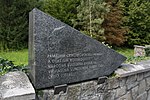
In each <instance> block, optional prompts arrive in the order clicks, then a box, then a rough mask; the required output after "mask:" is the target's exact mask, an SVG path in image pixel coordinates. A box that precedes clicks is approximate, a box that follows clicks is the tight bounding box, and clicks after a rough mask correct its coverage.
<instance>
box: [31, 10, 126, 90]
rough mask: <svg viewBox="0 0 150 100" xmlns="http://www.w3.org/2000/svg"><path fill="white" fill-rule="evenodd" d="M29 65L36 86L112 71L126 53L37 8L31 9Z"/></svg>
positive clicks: (68, 81)
mask: <svg viewBox="0 0 150 100" xmlns="http://www.w3.org/2000/svg"><path fill="white" fill-rule="evenodd" d="M29 23H30V24H29V66H30V67H31V70H30V71H31V72H30V73H31V74H30V76H31V80H32V82H33V84H34V86H35V88H36V89H41V88H47V87H52V86H57V85H62V84H69V83H74V82H80V81H85V80H89V79H93V78H98V77H100V76H107V75H110V74H111V73H112V72H113V71H114V70H116V69H117V68H118V66H120V65H121V63H122V62H123V61H125V59H126V57H124V56H122V55H120V54H118V53H117V52H115V51H114V50H112V49H110V48H107V47H106V46H104V45H103V44H101V43H100V42H98V41H97V40H94V39H92V38H91V37H89V36H87V35H85V34H82V33H81V32H79V31H77V30H75V29H74V28H72V27H70V26H68V25H66V24H65V23H63V22H61V21H59V20H57V19H55V18H53V17H51V16H49V15H47V14H45V13H43V12H42V11H40V10H38V9H33V11H31V12H30V21H29Z"/></svg>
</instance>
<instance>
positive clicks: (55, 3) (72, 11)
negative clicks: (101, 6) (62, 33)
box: [41, 0, 80, 26]
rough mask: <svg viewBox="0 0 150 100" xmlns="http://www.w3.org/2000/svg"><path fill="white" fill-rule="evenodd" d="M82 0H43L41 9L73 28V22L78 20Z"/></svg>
mask: <svg viewBox="0 0 150 100" xmlns="http://www.w3.org/2000/svg"><path fill="white" fill-rule="evenodd" d="M79 3H80V0H43V1H42V6H41V9H42V10H43V11H44V12H46V13H48V14H50V15H51V16H53V17H55V18H57V19H59V20H61V21H62V22H64V23H67V24H69V25H71V26H72V20H73V19H76V13H77V9H76V7H77V6H78V5H79Z"/></svg>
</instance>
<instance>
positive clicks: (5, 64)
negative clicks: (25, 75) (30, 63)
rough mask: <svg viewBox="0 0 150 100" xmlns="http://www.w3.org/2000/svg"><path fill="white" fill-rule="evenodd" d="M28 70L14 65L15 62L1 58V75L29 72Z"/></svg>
mask: <svg viewBox="0 0 150 100" xmlns="http://www.w3.org/2000/svg"><path fill="white" fill-rule="evenodd" d="M27 70H28V68H27V66H25V65H14V63H13V61H9V60H8V59H3V58H0V75H4V74H5V73H7V72H10V71H23V72H27Z"/></svg>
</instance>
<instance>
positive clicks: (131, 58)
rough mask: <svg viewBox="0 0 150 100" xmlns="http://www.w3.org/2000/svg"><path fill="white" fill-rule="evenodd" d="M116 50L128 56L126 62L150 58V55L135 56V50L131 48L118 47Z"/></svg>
mask: <svg viewBox="0 0 150 100" xmlns="http://www.w3.org/2000/svg"><path fill="white" fill-rule="evenodd" d="M116 51H117V52H118V53H120V54H122V55H124V56H126V57H127V60H126V63H136V62H140V61H142V60H150V57H144V56H143V57H134V50H133V49H129V48H117V49H116Z"/></svg>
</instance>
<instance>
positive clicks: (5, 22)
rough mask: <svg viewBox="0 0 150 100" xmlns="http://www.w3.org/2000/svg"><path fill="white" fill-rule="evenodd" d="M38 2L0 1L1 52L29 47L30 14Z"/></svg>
mask: <svg viewBox="0 0 150 100" xmlns="http://www.w3.org/2000/svg"><path fill="white" fill-rule="evenodd" d="M35 4H36V0H0V50H7V49H21V48H22V47H27V41H28V13H29V11H30V10H31V9H32V8H33V7H35Z"/></svg>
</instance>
